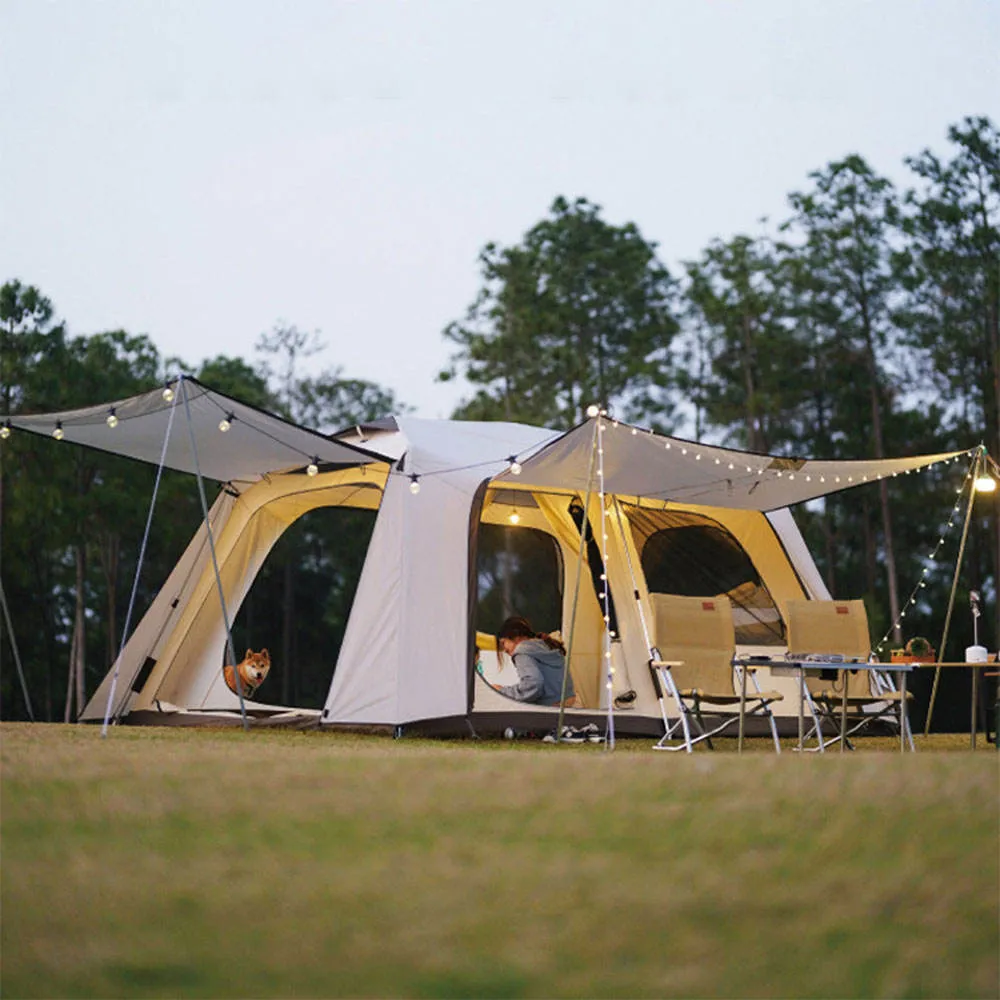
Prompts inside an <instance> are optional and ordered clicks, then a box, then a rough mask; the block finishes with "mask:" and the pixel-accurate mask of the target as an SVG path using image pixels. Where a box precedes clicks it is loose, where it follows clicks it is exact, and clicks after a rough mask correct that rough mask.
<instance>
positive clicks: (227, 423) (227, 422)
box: [219, 413, 236, 434]
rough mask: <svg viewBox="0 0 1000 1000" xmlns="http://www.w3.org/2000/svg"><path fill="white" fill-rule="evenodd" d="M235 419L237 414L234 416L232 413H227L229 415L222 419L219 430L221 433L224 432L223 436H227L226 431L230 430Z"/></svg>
mask: <svg viewBox="0 0 1000 1000" xmlns="http://www.w3.org/2000/svg"><path fill="white" fill-rule="evenodd" d="M235 419H236V416H235V414H232V413H227V414H226V415H225V416H224V417H223V418H222V419H221V420H220V421H219V430H220V431H222V433H223V434H225V433H226V431H228V430H229V428H230V427H232V426H233V421H234V420H235Z"/></svg>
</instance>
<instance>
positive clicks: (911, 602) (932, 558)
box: [875, 458, 975, 654]
mask: <svg viewBox="0 0 1000 1000" xmlns="http://www.w3.org/2000/svg"><path fill="white" fill-rule="evenodd" d="M957 460H958V459H957V458H956V459H954V461H957ZM942 464H944V465H947V464H948V459H945V460H944V462H943V463H942ZM893 474H894V475H895V473H893ZM974 482H975V481H974V480H973V479H972V469H971V468H970V469H969V471H968V472H967V473H966V475H965V479H964V481H963V483H962V485H961V486H960V487H959V488H958V491H957V492H958V494H959V495H961V494H962V493H963V492H964V491H965V486H966V484H974ZM960 509H961V501H958V502H956V503H955V506H954V507H953V508H952V510H951V513H950V514H949V515H948V522H947V524H946V525H945V527H944V528H943V529H942V531H941V534H940V535H939V536H938V540H937V544H936V545H935V546H934V549H933V551H932V552H931V553H930V555H928V557H927V562H929V563H932V564H936V563H937V560H938V553H939V552H940V551H941V547H942V546H943V545H944V543H945V541H946V540H947V536H948V532H949V531H951V529H952V528H953V527H954V526H955V521H954V516H955V514H957V513H958V511H959V510H960ZM928 576H930V567H928V566H924V567H923V569H922V570H921V571H920V579H919V580H918V581H917V584H916V586H915V587H914V588H913V590H912V591H911V592H910V596H909V598H908V599H907V601H906V603H905V604H904V605H903V610H902V611H900V613H899V616H898V617H897V618H896V620H895V621H894V622H893V623H892V625H890V626H889V628H888V629H887V630H886V633H885V635H883V636H882V638H881V639H880V640H879V642H878V644H877V645H876V646H875V652H877V653H879V654H881V653H882V652H883V650H884V649H885V644H886V643H887V642H888V641H889V637H890V636H891V635H892V634H893V632H895V631H896V630H897V629H898V628H900V627H901V626H902V622H903V619H904V618H905V617H906V611H907V609H908V608H911V607H913V606H915V605H916V603H917V594H918V592H919V591H920V590H923V589H926V587H927V577H928Z"/></svg>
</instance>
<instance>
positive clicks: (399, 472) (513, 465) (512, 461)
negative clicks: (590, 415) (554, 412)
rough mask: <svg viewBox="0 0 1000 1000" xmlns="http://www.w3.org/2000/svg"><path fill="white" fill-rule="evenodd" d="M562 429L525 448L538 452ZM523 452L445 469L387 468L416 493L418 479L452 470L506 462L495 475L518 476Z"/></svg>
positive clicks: (444, 473) (561, 432)
mask: <svg viewBox="0 0 1000 1000" xmlns="http://www.w3.org/2000/svg"><path fill="white" fill-rule="evenodd" d="M564 436H565V432H564V431H555V432H553V434H552V435H551V436H550V437H547V438H546V439H545V440H544V441H542V442H540V443H539V444H537V445H531V446H530V448H527V449H525V450H526V451H530V452H531V453H532V454H538V453H539V452H540V451H542V449H543V448H545V447H547V446H548V445H550V444H551V443H552V442H553V441H558V440H559V438H561V437H564ZM521 454H523V452H516V453H515V454H513V455H511V454H507V455H505V456H503V457H502V458H488V459H485V460H483V461H479V462H469V464H468V465H453V466H449V467H448V468H446V469H432V470H429V471H427V472H405V471H404V470H403V469H400V468H399V467H398V465H396V466H395V467H391V468H390V469H389V475H390V476H401V477H402V478H403V479H409V480H410V492H411V493H413V494H414V496H415V495H416V494H418V493H419V492H420V480H421V479H433V478H434V477H435V476H446V475H448V474H449V473H453V472H469V471H470V470H472V469H485V468H488V467H489V466H493V465H502V464H503V463H504V462H506V463H507V468H506V469H503V470H501V472H499V473H497V475H503V473H504V472H509V473H511V475H514V476H519V475H520V474H521V462H520V460H519V457H518V456H519V455H521Z"/></svg>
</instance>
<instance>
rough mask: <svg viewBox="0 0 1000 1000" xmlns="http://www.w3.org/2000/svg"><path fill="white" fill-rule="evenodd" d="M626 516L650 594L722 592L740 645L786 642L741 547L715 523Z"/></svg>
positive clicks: (675, 515) (667, 513) (687, 516)
mask: <svg viewBox="0 0 1000 1000" xmlns="http://www.w3.org/2000/svg"><path fill="white" fill-rule="evenodd" d="M625 512H626V514H627V516H628V520H629V524H630V525H631V528H632V536H633V539H634V540H635V545H636V548H637V549H638V551H639V553H640V561H641V563H642V571H643V573H644V574H645V577H646V586H647V587H648V588H649V590H650V592H651V593H654V594H675V595H678V596H681V597H715V596H717V595H720V594H725V595H726V596H727V597H728V598H729V600H730V601H731V602H732V605H733V625H734V626H735V629H736V641H737V642H738V643H740V644H743V645H753V646H777V645H783V644H784V642H785V626H784V622H783V621H782V620H781V615H780V614H779V612H778V609H777V607H776V605H775V603H774V600H773V598H772V597H771V595H770V593H768V590H767V588H766V587H765V586H764V584H763V582H762V581H761V578H760V574H759V573H758V572H757V569H756V567H755V566H754V564H753V562H752V561H751V559H750V557H749V556H748V555H747V553H746V551H745V550H744V548H743V546H742V545H740V543H739V542H738V541H737V540H736V539H735V538H734V537H733V535H732V534H731V533H730V532H729V531H727V530H726V529H725V528H724V527H723V526H722V525H721V524H719V522H718V521H713V520H712V519H711V518H708V517H704V516H703V515H701V514H693V513H688V512H685V511H674V510H644V509H642V508H639V507H628V506H627V507H626V508H625Z"/></svg>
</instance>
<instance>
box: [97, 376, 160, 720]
mask: <svg viewBox="0 0 1000 1000" xmlns="http://www.w3.org/2000/svg"><path fill="white" fill-rule="evenodd" d="M176 409H177V396H176V394H175V395H174V396H173V397H172V398H171V400H170V413H169V414H168V416H167V430H166V433H165V434H164V435H163V447H162V448H161V449H160V461H159V464H158V465H157V466H156V479H155V481H154V482H153V496H152V498H151V499H150V501H149V513H148V514H147V515H146V530H145V531H144V532H143V535H142V544H141V545H140V546H139V559H138V561H137V562H136V566H135V576H134V577H133V579H132V593H131V595H130V596H129V601H128V611H127V612H126V613H125V626H124V627H123V628H122V639H121V642H120V643H119V645H118V655H117V656H116V657H115V669H114V673H112V675H111V689H110V690H109V691H108V703H107V705H106V706H105V708H104V724H103V725H102V726H101V737H102V739H103V738H105V737H107V735H108V721H109V719H110V718H111V713H112V711H114V713H115V719H116V721H117V717H118V714H119V709H118V708H115V707H114V702H115V690H116V688H117V687H118V674H119V673H120V672H121V664H122V653H123V652H124V650H125V639H126V638H127V636H128V633H129V629H130V628H131V626H132V613H133V611H134V610H135V600H136V595H137V594H138V592H139V576H140V574H141V573H142V564H143V561H144V560H145V558H146V543H147V542H148V541H149V534H150V531H151V530H152V527H153V511H154V510H155V509H156V497H157V495H158V494H159V491H160V480H161V479H162V478H163V467H164V465H165V464H166V461H167V446H168V445H169V443H170V431H171V428H172V427H173V425H174V413H175V412H176ZM116 423H117V420H116ZM109 426H112V427H114V426H115V425H114V424H112V425H109ZM124 706H125V702H124V699H123V700H122V705H121V707H122V708H124Z"/></svg>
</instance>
